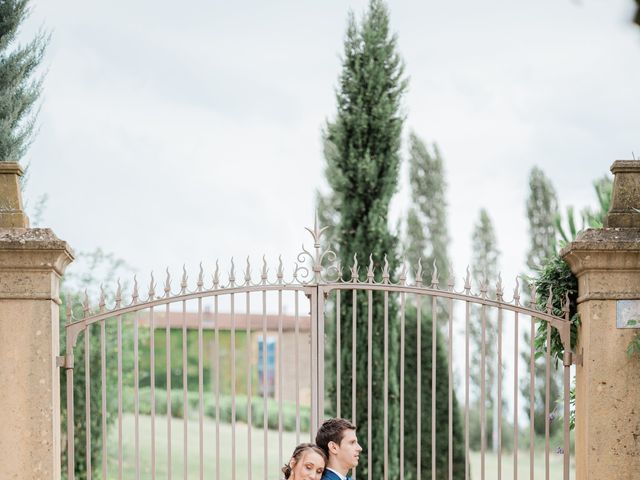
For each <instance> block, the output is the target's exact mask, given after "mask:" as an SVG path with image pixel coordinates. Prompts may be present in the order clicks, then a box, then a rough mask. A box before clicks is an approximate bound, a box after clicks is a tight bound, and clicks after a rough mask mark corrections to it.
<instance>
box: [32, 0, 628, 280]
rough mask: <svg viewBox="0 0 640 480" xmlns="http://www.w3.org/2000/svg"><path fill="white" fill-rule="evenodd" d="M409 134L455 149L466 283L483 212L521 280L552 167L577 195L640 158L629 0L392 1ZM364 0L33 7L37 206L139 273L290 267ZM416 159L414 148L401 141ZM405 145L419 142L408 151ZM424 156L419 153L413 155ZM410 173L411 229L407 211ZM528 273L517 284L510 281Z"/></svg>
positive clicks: (454, 213)
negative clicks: (536, 189) (349, 27)
mask: <svg viewBox="0 0 640 480" xmlns="http://www.w3.org/2000/svg"><path fill="white" fill-rule="evenodd" d="M388 5H389V9H390V13H391V25H392V29H393V30H394V31H395V32H397V34H398V49H399V51H400V53H401V55H402V57H403V58H404V60H405V63H406V72H407V74H408V75H409V77H410V87H409V91H408V93H407V95H406V97H405V101H404V111H405V113H406V124H405V125H406V127H405V132H404V135H403V138H404V139H405V140H406V138H407V133H408V131H409V130H410V129H412V130H414V131H415V132H416V133H417V134H418V135H420V136H421V137H422V138H423V139H425V140H427V141H428V142H437V144H438V145H439V147H440V149H441V151H442V154H443V156H444V159H445V168H446V174H447V181H448V185H449V188H448V194H447V197H448V222H449V229H450V234H451V252H452V257H453V261H454V267H455V269H456V270H457V273H458V278H460V276H461V275H462V273H463V271H464V268H465V266H466V265H467V263H468V261H469V256H470V235H471V231H472V228H473V223H474V222H475V221H476V219H477V217H478V211H479V209H480V208H481V207H486V208H487V209H488V211H489V212H490V215H491V217H492V219H493V221H494V224H495V227H496V229H497V233H498V242H499V248H500V250H501V252H502V256H501V269H502V270H503V272H505V277H510V278H511V279H513V277H514V276H515V275H516V274H517V273H519V272H521V271H522V270H523V265H524V261H525V254H526V249H527V245H528V239H527V223H526V214H525V200H526V196H527V177H528V173H529V171H530V169H531V168H532V167H533V166H534V165H538V166H540V167H541V168H542V169H543V170H544V171H545V172H546V173H547V175H549V176H550V177H551V178H552V179H553V182H554V184H555V186H556V188H557V190H558V195H559V197H560V201H561V204H562V205H568V204H572V205H575V206H577V207H583V206H585V205H588V204H591V205H594V204H595V195H594V193H593V188H592V181H593V180H594V179H596V178H598V177H600V176H602V175H604V174H605V173H607V172H608V171H609V167H610V165H611V163H612V162H613V161H614V160H616V159H629V158H631V152H632V151H635V154H636V156H638V155H640V136H639V132H640V115H639V108H638V107H639V106H640V102H638V85H640V28H638V27H637V26H634V25H633V24H632V23H631V21H630V19H631V17H632V13H633V8H634V2H632V1H631V0H606V1H605V0H582V1H572V0H539V1H536V2H530V1H528V2H525V1H509V2H507V1H497V0H484V1H482V2H477V1H463V0H460V1H456V2H452V1H444V0H432V1H426V2H415V1H414V2H409V1H390V2H389V3H388ZM365 8H366V2H365V1H328V0H325V1H322V2H309V1H300V0H297V1H269V2H265V1H245V2H220V1H195V0H193V1H185V2H181V3H180V4H177V3H176V2H164V1H158V0H153V1H147V0H144V1H143V0H137V1H126V2H125V1H110V2H106V1H102V2H87V1H79V0H78V1H71V0H57V1H55V2H51V1H35V2H33V12H32V15H31V18H30V20H29V23H28V25H27V26H26V28H25V29H24V31H23V34H24V35H23V38H24V39H25V40H26V39H28V38H30V35H31V34H32V33H33V31H34V30H35V29H37V28H38V27H41V26H42V27H44V28H45V29H47V30H49V31H50V32H51V42H50V45H49V49H48V51H47V55H46V59H45V62H46V68H47V70H48V73H47V76H46V79H45V82H44V94H43V98H42V106H41V112H40V117H39V128H40V131H39V134H38V136H37V138H36V140H35V142H34V143H33V146H32V148H31V149H30V151H29V154H28V156H27V159H26V161H28V162H30V164H31V170H30V180H29V183H28V187H27V192H26V198H27V201H28V202H29V205H30V206H33V205H35V203H36V201H37V199H38V198H39V197H40V196H41V195H43V194H47V195H48V202H47V205H46V210H45V212H44V216H43V219H42V222H41V224H42V225H46V226H50V227H51V228H53V230H54V232H55V233H56V234H57V235H58V236H59V237H61V238H62V239H64V240H66V241H68V242H69V243H70V244H71V246H72V247H73V248H74V249H75V250H76V251H88V250H93V249H95V248H96V247H102V248H103V249H105V250H106V251H110V252H113V253H115V254H116V255H117V256H118V257H121V258H123V259H125V260H126V261H127V262H128V263H129V264H130V265H131V266H132V267H134V268H135V269H136V270H137V271H138V272H139V273H144V274H145V275H146V274H148V272H149V271H150V270H152V269H153V270H155V271H156V272H157V271H160V270H163V267H164V266H166V265H168V266H170V267H171V268H173V269H177V268H178V267H179V266H181V265H182V263H186V264H187V266H188V268H190V270H192V271H194V272H195V269H196V266H197V263H198V262H199V261H200V260H203V261H204V262H205V266H210V265H211V264H212V262H213V261H214V260H215V258H217V257H219V258H221V260H223V261H224V262H223V263H225V264H226V263H227V262H228V259H229V257H231V256H235V257H240V258H242V259H244V258H245V257H246V255H251V256H252V258H255V259H256V260H257V259H258V257H259V256H261V255H262V253H266V254H267V255H268V256H269V257H270V258H272V259H275V257H276V256H277V254H279V253H282V254H283V256H284V258H285V261H286V260H288V261H289V264H292V262H293V260H295V255H296V254H297V252H298V251H299V249H300V244H301V243H302V242H305V243H306V244H307V245H309V244H310V243H311V242H310V239H309V238H308V236H307V234H306V233H305V231H304V229H303V227H305V226H308V225H310V224H311V223H312V221H313V211H314V195H315V193H314V192H315V191H316V189H318V188H320V187H322V185H323V183H324V180H323V165H324V160H323V157H322V150H321V129H322V127H323V125H324V124H325V122H326V121H327V119H331V118H333V116H334V112H335V99H334V88H335V86H336V83H337V78H338V73H339V68H340V55H341V51H342V41H343V38H344V31H345V26H346V19H347V12H348V10H349V9H352V10H354V11H355V13H356V14H357V15H358V16H360V14H361V13H362V12H363V11H364V9H365ZM403 152H406V141H405V145H404V147H403ZM404 157H405V158H406V154H404ZM405 167H406V165H405ZM407 184H408V182H407V178H406V168H405V170H404V172H403V174H402V178H401V185H400V193H399V194H398V196H397V198H396V199H395V200H394V203H393V216H394V220H393V222H392V223H393V224H394V225H395V219H396V218H398V217H399V216H401V215H403V214H404V212H405V209H406V205H407V200H406V198H407ZM511 283H512V281H511V282H507V284H508V285H510V284H511Z"/></svg>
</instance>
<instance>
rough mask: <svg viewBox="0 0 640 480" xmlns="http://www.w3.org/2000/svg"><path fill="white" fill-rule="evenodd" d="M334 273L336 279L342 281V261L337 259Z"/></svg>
mask: <svg viewBox="0 0 640 480" xmlns="http://www.w3.org/2000/svg"><path fill="white" fill-rule="evenodd" d="M336 273H337V274H338V278H337V281H338V282H341V281H342V262H341V261H340V260H338V263H337V264H336Z"/></svg>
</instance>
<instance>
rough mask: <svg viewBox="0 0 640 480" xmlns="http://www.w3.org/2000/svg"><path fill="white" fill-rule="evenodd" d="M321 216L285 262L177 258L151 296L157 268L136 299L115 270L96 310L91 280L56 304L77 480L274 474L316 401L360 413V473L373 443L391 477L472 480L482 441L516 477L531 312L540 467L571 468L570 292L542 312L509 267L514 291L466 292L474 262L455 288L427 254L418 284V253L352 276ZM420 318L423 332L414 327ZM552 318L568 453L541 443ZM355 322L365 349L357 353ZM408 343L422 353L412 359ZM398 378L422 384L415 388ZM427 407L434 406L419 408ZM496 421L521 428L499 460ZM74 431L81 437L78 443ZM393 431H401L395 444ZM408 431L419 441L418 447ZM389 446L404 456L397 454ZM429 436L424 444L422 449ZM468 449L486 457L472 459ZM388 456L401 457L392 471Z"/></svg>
mask: <svg viewBox="0 0 640 480" xmlns="http://www.w3.org/2000/svg"><path fill="white" fill-rule="evenodd" d="M326 229H327V227H323V228H320V227H319V226H318V223H317V220H316V223H315V225H314V228H313V229H309V228H307V230H308V232H309V233H310V234H311V236H312V239H313V248H312V249H311V250H308V249H306V248H305V247H304V246H303V247H302V252H301V253H300V254H299V255H298V257H297V260H298V262H297V263H295V264H294V267H293V269H292V271H291V273H290V274H289V275H287V274H286V273H285V268H284V265H283V261H282V259H279V262H278V265H277V268H276V269H275V274H274V275H273V274H270V271H269V268H268V264H267V261H266V259H264V258H263V260H262V264H261V267H260V269H259V273H258V275H257V278H256V277H255V276H254V275H253V274H252V268H251V264H250V261H249V259H247V261H246V265H245V267H244V268H243V269H242V272H241V274H240V275H239V277H238V278H236V267H235V264H234V261H233V260H231V263H230V269H229V272H228V275H227V276H226V279H225V280H224V281H223V280H222V278H221V274H220V269H219V267H218V263H217V262H216V265H215V269H214V270H213V273H212V274H211V275H210V276H209V278H206V276H205V273H204V269H203V267H202V266H201V267H200V270H199V273H198V275H197V278H196V281H195V285H194V287H193V288H190V287H189V278H188V276H187V273H186V271H183V273H182V276H181V278H180V281H179V288H178V290H177V291H174V289H173V283H174V282H173V281H172V278H171V275H170V274H169V272H167V274H166V277H165V279H164V282H163V286H162V292H161V293H160V294H157V293H156V292H157V289H158V285H157V284H156V281H155V280H154V277H153V275H152V276H151V279H150V282H149V284H148V288H147V292H146V295H145V297H144V298H142V297H141V295H140V292H139V290H140V286H139V284H138V282H137V281H136V280H135V279H134V282H133V287H132V291H131V294H130V297H129V298H127V300H125V295H124V293H123V289H122V288H120V286H119V285H118V287H117V290H116V292H115V295H114V299H113V305H112V306H111V307H109V306H108V302H107V295H106V293H104V291H102V294H101V296H100V300H99V302H98V308H97V309H96V310H93V309H92V308H91V305H90V302H89V299H88V297H87V296H86V294H85V298H84V300H83V302H82V305H81V306H77V305H75V306H74V305H71V304H69V305H67V309H66V311H67V318H68V323H67V325H66V342H67V349H66V352H67V355H66V356H65V357H64V362H63V363H64V368H65V369H66V378H67V389H66V392H67V402H66V409H67V416H68V418H73V419H74V421H73V422H71V421H69V422H67V432H66V433H67V452H66V454H67V462H66V465H67V472H68V478H69V479H74V478H75V476H76V472H77V473H78V474H80V473H82V474H83V476H85V477H86V478H91V477H92V474H94V473H98V472H99V476H100V477H101V478H140V477H145V478H154V479H155V478H172V476H176V477H179V478H205V477H206V478H216V479H221V478H231V479H236V478H248V479H251V478H264V479H265V480H267V479H268V478H273V477H274V475H277V472H278V471H279V466H280V465H282V464H283V463H284V462H286V461H287V460H288V455H289V454H290V452H291V451H292V448H293V446H294V445H295V444H297V443H299V442H300V441H302V440H311V441H312V440H313V439H314V437H315V431H316V430H317V428H318V426H319V424H320V423H321V421H322V420H323V419H324V418H325V416H326V415H327V414H331V415H339V416H345V417H350V418H352V419H354V421H356V422H357V424H358V434H359V436H360V438H362V439H363V443H366V445H368V446H369V452H368V455H366V454H365V455H363V461H361V464H360V466H359V467H358V469H357V471H356V472H355V474H356V475H358V476H360V475H361V474H366V476H367V477H368V478H373V477H375V476H377V473H376V472H373V470H372V465H371V459H372V457H373V455H378V456H380V457H383V458H384V461H383V465H384V468H383V471H382V472H381V473H382V475H383V477H384V478H392V477H393V478H395V475H396V473H397V474H398V475H399V478H405V477H406V478H420V476H421V475H425V478H429V477H430V478H436V477H437V478H450V479H453V478H470V475H471V473H472V472H471V470H472V469H474V471H473V475H474V478H478V477H480V478H483V477H484V473H485V469H486V458H487V456H488V455H492V457H491V458H494V457H495V456H497V465H498V473H499V475H500V476H501V475H504V476H505V478H506V477H507V476H508V475H510V474H511V475H513V478H517V475H518V471H519V470H521V469H522V467H523V466H524V465H526V467H528V470H529V473H530V475H531V478H534V474H535V468H536V463H538V462H537V461H536V460H537V456H538V455H539V454H538V453H537V452H536V451H535V449H534V446H535V441H534V440H535V438H534V429H533V427H532V425H533V421H530V420H529V419H524V418H521V415H520V413H521V412H520V411H519V410H520V407H519V406H518V405H519V403H518V402H519V400H520V397H521V394H520V390H519V387H520V383H521V379H522V377H521V375H520V366H519V365H520V364H519V362H520V359H519V356H520V351H521V350H522V349H521V348H520V344H521V343H522V342H521V338H520V337H521V333H522V332H523V331H525V330H526V331H527V332H528V333H529V335H530V338H535V332H536V328H537V325H538V323H539V322H544V323H540V325H544V326H545V328H546V332H547V343H546V345H547V350H546V354H545V357H544V361H545V382H546V393H545V396H544V402H545V409H544V410H545V412H544V415H545V419H544V422H545V451H544V467H543V468H544V472H545V473H544V475H545V478H550V477H551V475H552V473H553V471H554V470H553V469H554V468H556V465H555V464H556V463H558V460H557V459H558V457H559V456H561V457H562V461H561V465H560V466H559V468H560V470H559V471H561V472H562V478H564V479H568V478H569V472H570V448H569V445H570V444H569V416H570V403H569V375H570V365H571V362H572V360H573V357H572V355H571V350H570V340H569V337H570V322H569V319H568V305H567V303H566V301H565V306H564V308H563V315H562V316H557V315H554V314H553V308H552V305H553V304H552V299H551V296H550V297H549V301H548V302H547V308H546V310H545V311H540V310H538V309H536V308H535V291H534V292H533V299H532V301H531V305H532V307H525V306H524V305H521V304H520V291H519V285H518V281H517V280H516V283H515V289H514V291H513V295H512V297H511V300H506V299H505V292H504V287H503V284H502V280H501V279H500V278H498V279H497V281H496V282H495V284H494V286H491V287H490V285H489V282H488V281H487V279H482V280H481V281H480V282H479V285H478V288H479V293H477V294H476V293H472V281H471V277H470V274H469V271H468V269H467V273H466V277H465V280H464V284H463V286H462V288H461V289H460V290H458V289H457V288H456V285H455V281H454V279H453V278H452V277H449V278H448V279H447V280H446V287H444V288H440V284H441V281H440V278H439V273H438V268H437V266H436V265H433V271H432V272H431V279H430V282H428V284H423V270H422V265H421V264H420V263H419V264H418V265H417V268H416V269H415V271H413V273H412V272H410V271H409V269H408V267H407V265H405V264H403V265H402V268H401V270H400V271H399V272H393V271H390V268H389V264H388V262H387V261H386V258H383V259H382V262H381V268H378V269H376V268H375V266H374V265H375V262H374V258H373V256H370V257H369V261H368V265H367V267H366V272H365V273H364V275H363V276H361V275H360V266H359V263H358V259H357V257H354V258H353V263H352V265H351V266H350V267H349V269H348V273H347V274H346V275H345V274H344V272H343V266H342V265H340V264H339V262H337V256H336V254H335V253H334V252H333V251H332V250H331V249H325V248H323V245H322V243H323V242H322V237H323V235H324V232H325V231H326ZM396 273H397V277H396ZM363 277H364V278H363ZM394 278H397V280H394ZM491 292H492V293H491ZM68 298H70V297H68ZM460 306H462V307H463V308H462V309H460ZM459 310H462V311H463V313H460V311H459ZM476 310H477V313H476V312H475V311H476ZM345 312H348V314H349V317H348V318H345V317H344V315H345ZM418 319H419V320H418ZM424 319H428V320H426V321H427V323H425V320H424ZM526 320H528V322H527V321H526ZM473 322H478V323H479V324H481V330H482V333H483V343H482V346H481V352H478V354H479V356H480V366H479V367H480V376H481V378H480V380H479V382H476V383H479V385H480V391H479V392H476V391H473V389H472V388H471V387H470V376H471V375H472V373H471V370H473V369H477V366H476V365H470V362H471V354H472V353H473V352H472V351H471V350H470V344H469V329H470V325H471V324H472V323H473ZM409 325H410V326H411V327H410V328H411V329H412V330H411V331H409V330H408V328H409V327H408V326H409ZM493 327H496V328H495V331H497V345H493V344H492V347H495V348H496V349H497V350H496V351H497V357H496V358H490V356H489V355H487V354H486V348H485V347H486V346H487V345H488V344H487V342H486V341H485V340H484V338H485V337H484V334H485V331H488V330H487V329H490V328H493ZM422 329H426V330H425V331H427V332H428V334H429V336H430V338H424V339H423V337H424V336H425V335H424V331H423V330H422ZM394 331H395V332H397V336H394V335H395V334H393V333H392V332H394ZM554 332H557V334H558V335H559V338H560V341H561V342H562V344H563V345H564V347H565V355H564V358H563V362H562V363H563V397H562V402H561V404H562V405H561V411H562V414H561V415H562V418H563V420H562V421H563V441H562V445H561V446H558V449H557V451H559V452H561V454H558V453H553V452H552V449H551V445H550V424H551V421H552V420H551V418H552V415H551V414H552V412H555V410H556V408H555V406H554V405H551V396H550V390H549V385H550V382H551V374H552V373H551V365H552V363H553V359H552V358H551V354H550V348H549V345H550V343H551V342H550V340H551V336H552V335H555V333H554ZM507 333H508V335H507ZM364 336H366V339H367V340H366V349H365V350H366V351H358V345H362V343H361V342H359V339H361V338H364ZM440 336H441V337H442V339H443V342H444V343H443V344H444V345H446V349H445V351H444V353H443V355H444V357H443V358H446V362H447V375H446V378H445V379H441V380H442V381H443V382H445V383H446V385H447V389H446V391H447V394H446V397H447V398H446V400H447V405H448V408H447V409H446V412H447V416H448V418H447V422H445V423H446V424H447V429H448V442H446V445H442V444H438V440H437V438H438V437H437V433H438V430H437V429H438V425H439V423H437V421H436V420H438V419H437V418H436V415H435V414H434V415H431V414H430V412H436V402H437V398H436V395H435V394H434V392H435V391H436V382H437V380H438V378H439V377H438V376H437V366H438V361H439V360H438V357H437V351H438V348H440V347H438V345H437V343H438V342H439V341H440V340H438V338H440ZM80 339H82V341H79V340H80ZM393 342H397V345H396V344H394V343H393ZM423 342H425V343H423ZM429 343H430V358H422V357H421V352H422V350H423V348H422V347H423V346H425V347H428V346H429ZM409 344H411V345H412V348H414V349H415V355H417V357H415V358H414V357H412V358H407V352H406V346H407V345H409ZM396 347H397V348H396ZM528 348H529V353H530V358H531V360H530V361H531V364H530V366H529V367H530V371H531V372H534V371H535V362H536V360H535V352H534V346H533V342H531V345H529V346H528ZM394 352H396V353H394ZM74 358H76V361H75V362H74ZM491 362H494V364H495V363H496V362H497V365H501V366H502V365H505V364H506V363H507V362H512V363H511V364H510V367H509V370H510V372H511V377H510V378H503V373H502V372H503V369H502V368H498V369H497V371H498V372H499V373H498V379H497V382H496V383H497V385H495V387H496V388H497V398H498V399H499V401H498V402H497V417H498V422H497V427H496V428H497V434H496V438H497V439H498V440H497V445H493V446H492V447H493V450H494V451H491V452H489V451H488V446H487V444H486V432H487V431H488V430H487V429H488V428H489V427H488V426H487V423H486V422H487V412H486V395H487V393H488V392H487V388H489V387H487V385H486V383H487V379H486V378H485V371H486V370H487V368H489V367H488V365H489V364H490V363H491ZM409 365H411V368H410V369H409V370H408V368H409V367H408V366H409ZM395 366H397V367H398V368H397V369H396V368H395ZM378 368H379V369H381V370H383V372H384V381H383V383H382V384H381V385H379V384H377V383H376V382H373V381H372V379H373V370H374V369H378ZM455 369H460V371H461V372H462V380H463V382H462V383H461V384H456V380H455V375H454V370H455ZM429 371H430V382H429V384H425V385H423V384H422V383H421V379H422V378H423V377H425V374H426V373H428V372H429ZM530 375H531V376H530V378H528V379H525V381H526V380H528V381H529V401H530V404H531V409H530V411H529V418H532V419H533V418H535V412H534V410H533V405H534V403H535V398H534V397H535V390H536V379H535V378H534V374H533V373H531V374H530ZM408 378H413V379H415V381H416V383H415V385H411V386H410V388H408V387H407V385H408V383H407V379H408ZM425 378H426V377H425ZM74 382H77V383H74ZM396 386H397V389H398V391H397V393H398V394H399V403H397V402H396V401H395V398H396V397H395V393H396V392H395V390H394V388H396ZM82 387H84V388H82ZM490 388H493V387H490ZM82 390H84V392H82ZM79 392H82V394H81V395H80V394H78V393H79ZM456 395H458V399H459V400H460V404H461V405H464V406H463V408H462V413H461V415H460V417H461V418H459V419H454V418H453V415H454V413H453V412H454V408H453V402H454V398H455V396H456ZM74 397H75V398H74ZM503 398H506V399H509V402H508V403H510V404H511V405H512V406H511V409H510V410H511V411H510V412H509V418H507V413H506V412H505V411H503V401H502V399H503ZM462 399H463V400H462ZM442 400H443V399H442ZM442 400H441V401H442ZM374 403H375V404H376V405H380V404H381V405H382V410H381V411H382V412H383V417H380V418H378V417H377V416H376V415H377V414H375V415H374V414H373V413H372V412H373V406H374ZM474 405H478V408H479V412H480V428H481V439H482V440H481V446H480V451H479V452H477V453H476V452H473V451H471V448H470V439H469V434H470V418H469V412H470V409H471V408H472V407H474ZM423 406H424V407H428V408H425V409H424V411H423ZM394 408H398V409H399V410H398V412H399V418H398V423H397V424H396V423H392V422H391V421H390V420H389V418H391V417H390V416H389V413H390V412H391V411H392V410H393V409H394ZM474 408H475V407H474ZM426 410H428V411H429V415H427V412H426ZM408 412H410V413H408ZM454 420H455V421H460V422H461V423H463V424H464V433H463V438H462V440H461V441H460V440H456V437H455V436H454V433H453V424H454ZM524 420H527V422H524ZM503 421H504V422H507V421H510V422H511V424H510V427H509V428H511V429H512V432H513V438H514V446H513V448H512V452H515V454H514V453H510V457H511V458H510V459H509V462H506V461H505V459H504V458H503V448H502V436H503ZM427 425H430V434H429V435H428V436H427V438H424V437H425V436H424V435H423V434H422V431H423V426H427ZM524 425H527V426H524ZM87 426H88V427H87ZM523 429H524V430H526V429H529V434H530V436H529V441H530V445H529V452H528V453H529V455H526V453H525V452H522V451H519V449H518V439H519V438H520V433H521V432H522V431H523ZM494 430H495V428H494ZM407 435H410V437H408V436H407ZM79 438H82V440H83V441H81V442H78V441H76V439H79ZM396 440H397V445H396V443H393V444H390V442H395V441H396ZM462 442H463V443H464V446H462V445H460V444H459V443H462ZM405 444H407V445H412V447H411V450H409V449H408V447H407V448H405ZM78 445H82V446H83V448H82V450H84V452H82V454H81V455H76V448H77V446H78ZM396 447H397V450H396ZM457 449H461V451H463V454H464V459H463V462H462V466H460V465H459V464H456V463H455V462H454V459H455V454H454V452H455V451H456V450H457ZM554 450H556V449H554ZM396 451H397V457H393V456H392V457H390V455H395V453H394V452H396ZM425 451H429V452H430V455H429V458H430V459H431V462H429V464H425V463H426V462H423V459H422V458H423V455H424V452H425ZM441 451H444V452H445V456H444V458H445V459H446V461H444V463H439V462H438V461H437V460H436V459H437V458H442V455H439V453H440V452H441ZM390 452H391V454H390ZM526 457H528V458H526ZM425 458H426V457H425ZM407 459H411V462H409V463H407V462H408V461H407ZM475 459H478V460H479V466H478V467H477V468H478V469H479V472H478V471H475V468H476V466H474V465H473V461H475ZM394 465H395V466H398V468H399V471H398V472H395V471H392V469H393V468H395V467H394ZM454 465H455V468H454ZM361 472H362V473H361ZM541 475H542V474H541V473H540V474H535V478H541Z"/></svg>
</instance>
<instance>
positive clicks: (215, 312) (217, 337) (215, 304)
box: [213, 295, 266, 480]
mask: <svg viewBox="0 0 640 480" xmlns="http://www.w3.org/2000/svg"><path fill="white" fill-rule="evenodd" d="M213 321H214V324H215V330H214V333H213V336H214V339H213V342H214V343H213V344H214V346H215V347H214V349H215V355H216V356H215V361H216V362H215V367H216V480H220V315H219V311H218V296H217V295H216V296H215V297H214V301H213ZM265 443H266V442H265ZM265 465H266V463H265ZM265 468H266V467H265Z"/></svg>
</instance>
